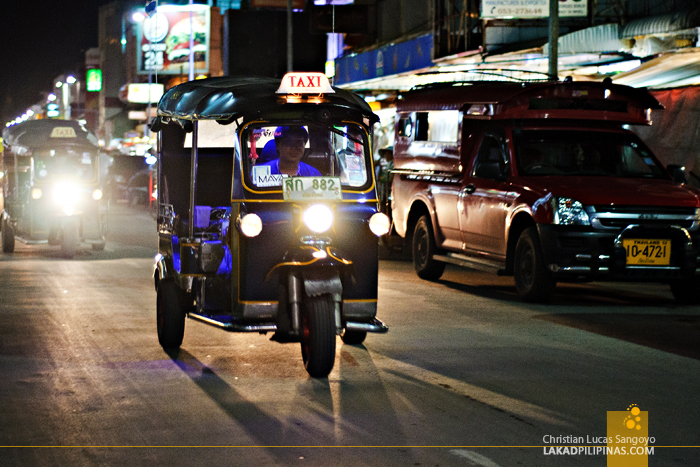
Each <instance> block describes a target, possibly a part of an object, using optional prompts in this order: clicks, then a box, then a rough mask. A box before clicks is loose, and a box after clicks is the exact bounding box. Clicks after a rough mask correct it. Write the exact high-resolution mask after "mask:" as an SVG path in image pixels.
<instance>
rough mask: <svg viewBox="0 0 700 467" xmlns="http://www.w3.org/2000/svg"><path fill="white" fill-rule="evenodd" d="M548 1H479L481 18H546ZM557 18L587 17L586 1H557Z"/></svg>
mask: <svg viewBox="0 0 700 467" xmlns="http://www.w3.org/2000/svg"><path fill="white" fill-rule="evenodd" d="M548 16H549V0H481V17H482V18H484V19H489V18H547V17H548ZM559 16H560V17H571V16H584V17H585V16H588V0H559Z"/></svg>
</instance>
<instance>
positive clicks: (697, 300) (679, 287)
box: [671, 277, 700, 305]
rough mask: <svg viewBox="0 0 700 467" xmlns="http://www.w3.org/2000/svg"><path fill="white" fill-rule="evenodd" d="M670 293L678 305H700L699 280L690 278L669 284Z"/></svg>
mask: <svg viewBox="0 0 700 467" xmlns="http://www.w3.org/2000/svg"><path fill="white" fill-rule="evenodd" d="M671 293H672V294H673V298H675V299H676V301H677V302H678V303H682V304H684V305H698V304H700V278H698V277H692V278H690V279H681V280H678V281H675V282H671Z"/></svg>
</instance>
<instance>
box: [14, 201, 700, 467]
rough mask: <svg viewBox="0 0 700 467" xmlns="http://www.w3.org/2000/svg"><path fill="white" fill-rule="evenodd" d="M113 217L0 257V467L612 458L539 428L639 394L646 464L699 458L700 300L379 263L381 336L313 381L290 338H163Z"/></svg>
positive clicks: (201, 329) (146, 236) (148, 267)
mask: <svg viewBox="0 0 700 467" xmlns="http://www.w3.org/2000/svg"><path fill="white" fill-rule="evenodd" d="M110 225H111V233H110V237H109V238H108V240H109V241H108V243H107V247H106V249H105V251H104V252H94V251H91V250H89V249H83V250H81V251H80V252H79V254H78V255H77V257H76V258H75V259H73V260H71V261H67V260H63V259H61V258H60V256H59V252H58V251H57V250H54V248H50V247H48V246H43V245H39V246H36V245H32V246H27V245H23V244H21V243H17V250H16V252H15V253H14V254H13V255H0V465H2V466H35V465H36V466H65V465H101V466H102V465H106V466H121V465H129V466H140V465H143V466H149V467H154V466H174V465H178V466H180V465H188V466H189V465H207V466H209V465H246V466H248V465H255V466H276V465H300V466H301V465H307V466H353V467H354V466H483V467H499V466H500V467H506V466H567V467H568V466H604V465H606V460H605V456H601V455H545V454H544V448H543V446H546V445H547V444H548V443H547V442H545V441H544V439H545V436H547V435H551V436H552V437H558V436H579V437H601V436H602V437H604V436H606V414H607V411H624V410H626V409H627V408H628V407H629V406H631V405H632V404H637V406H639V407H640V408H641V409H642V410H644V411H648V431H649V436H653V437H654V438H655V443H654V445H655V447H656V449H655V452H654V455H653V456H649V464H648V465H650V466H674V467H676V466H695V465H697V458H698V448H697V447H698V446H699V445H700V440H698V433H699V430H698V428H697V427H698V426H700V425H699V424H700V404H698V396H697V394H698V387H700V363H699V360H700V346H699V345H698V331H699V330H700V324H699V323H700V319H699V310H698V308H697V307H690V306H679V305H676V304H675V303H674V301H673V299H672V297H671V294H670V292H669V291H668V290H667V288H666V287H664V286H660V285H653V284H652V285H639V284H619V285H609V284H582V285H562V286H560V287H558V288H557V291H556V295H555V296H554V298H553V301H552V303H551V304H549V305H533V304H524V303H522V302H520V301H519V300H518V299H517V298H516V297H515V295H514V293H513V290H512V279H511V278H499V277H495V276H491V275H488V274H484V273H479V272H470V271H465V270H461V269H457V268H451V267H449V268H448V269H447V272H446V274H445V275H444V276H443V278H442V279H441V280H440V281H438V282H434V283H431V282H426V281H422V280H420V279H418V278H417V276H416V275H415V274H414V273H413V270H412V266H411V264H410V263H408V262H405V261H400V260H393V259H385V260H382V261H381V264H380V276H379V317H380V318H382V319H383V320H384V321H385V322H386V324H387V325H389V327H390V331H389V333H388V334H385V335H370V336H369V337H368V338H367V340H366V342H365V343H364V345H361V346H346V345H342V343H341V342H340V340H338V349H337V355H336V364H335V368H334V370H333V372H332V373H331V374H330V376H329V377H328V378H327V379H319V380H314V379H311V378H309V377H308V375H307V374H306V372H305V371H304V368H303V365H302V361H301V352H300V350H299V347H298V344H278V343H274V342H270V341H269V337H270V336H269V335H267V336H264V335H258V334H233V333H226V332H223V331H220V330H217V329H214V328H212V327H208V326H206V325H204V324H202V323H199V322H195V321H189V320H188V321H187V323H186V329H185V339H184V343H183V345H182V348H181V350H180V351H179V352H177V353H171V354H167V353H165V352H164V351H163V350H162V349H161V348H160V346H159V345H158V341H157V338H156V330H155V292H154V290H153V282H152V279H151V273H152V266H153V256H154V254H155V252H156V251H155V245H156V242H155V223H154V221H153V220H152V219H151V218H150V216H149V215H148V213H146V212H144V211H138V210H128V209H127V208H125V207H119V208H117V209H115V210H113V211H112V216H111V220H110ZM549 444H551V443H549ZM555 444H556V443H555ZM560 444H570V443H565V442H564V443H559V445H560ZM664 446H694V447H675V448H671V447H664Z"/></svg>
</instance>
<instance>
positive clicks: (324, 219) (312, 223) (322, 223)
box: [302, 204, 333, 233]
mask: <svg viewBox="0 0 700 467" xmlns="http://www.w3.org/2000/svg"><path fill="white" fill-rule="evenodd" d="M302 219H303V220H304V224H305V225H306V226H307V227H308V228H309V229H311V231H312V232H315V233H323V232H325V231H326V230H328V229H330V228H331V225H333V211H331V208H329V207H328V206H326V205H325V204H314V205H313V206H309V207H308V208H307V209H306V211H304V214H303V215H302Z"/></svg>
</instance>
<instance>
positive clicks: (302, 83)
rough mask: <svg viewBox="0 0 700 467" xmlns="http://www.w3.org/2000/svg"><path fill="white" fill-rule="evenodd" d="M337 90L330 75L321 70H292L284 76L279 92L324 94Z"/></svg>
mask: <svg viewBox="0 0 700 467" xmlns="http://www.w3.org/2000/svg"><path fill="white" fill-rule="evenodd" d="M329 92H335V91H333V88H332V87H331V83H330V81H328V77H327V76H326V75H324V74H323V73H319V72H290V73H287V74H285V75H284V76H283V77H282V82H281V83H280V87H279V89H278V90H277V94H323V93H329Z"/></svg>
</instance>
